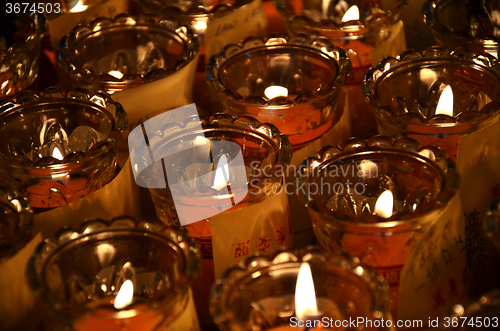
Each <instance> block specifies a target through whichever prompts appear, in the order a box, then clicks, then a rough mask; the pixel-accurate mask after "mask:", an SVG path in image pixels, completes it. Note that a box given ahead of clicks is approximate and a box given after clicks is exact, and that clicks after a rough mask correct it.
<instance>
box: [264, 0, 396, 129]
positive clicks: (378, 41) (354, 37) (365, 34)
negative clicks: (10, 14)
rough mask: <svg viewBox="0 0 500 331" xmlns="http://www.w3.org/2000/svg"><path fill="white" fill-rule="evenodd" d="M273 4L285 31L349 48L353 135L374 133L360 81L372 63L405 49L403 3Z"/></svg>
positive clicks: (279, 0)
mask: <svg viewBox="0 0 500 331" xmlns="http://www.w3.org/2000/svg"><path fill="white" fill-rule="evenodd" d="M274 5H275V6H276V9H277V10H278V11H279V12H280V14H281V15H282V16H283V17H284V18H285V24H286V28H287V31H288V33H289V34H291V35H295V34H299V33H305V34H307V35H311V36H322V37H326V38H328V39H329V40H330V41H331V42H332V43H333V44H334V45H335V46H338V47H342V48H344V49H345V50H346V51H347V54H348V55H349V58H350V60H351V63H352V67H353V71H352V75H351V77H350V79H349V81H348V82H347V83H346V86H345V88H346V89H347V90H348V92H349V103H350V107H349V111H350V115H351V122H352V123H353V125H352V130H353V135H354V136H356V137H366V138H368V137H371V136H373V135H375V134H377V128H376V122H375V118H374V117H373V113H372V111H371V109H370V107H369V106H368V105H367V104H366V103H365V102H364V101H363V97H362V93H361V84H362V82H363V78H364V76H365V75H366V72H367V71H368V69H369V68H370V67H371V66H372V65H374V64H376V63H378V62H379V61H380V60H382V58H383V57H386V56H396V55H397V54H399V53H400V52H402V51H404V50H405V49H406V47H405V46H406V43H405V40H404V31H403V24H402V22H401V20H400V18H399V16H400V12H401V11H402V9H403V8H404V6H403V5H402V4H401V3H400V2H398V1H388V2H384V3H380V2H376V3H375V2H373V1H366V0H349V1H343V2H342V3H341V4H334V3H333V2H327V1H312V0H274Z"/></svg>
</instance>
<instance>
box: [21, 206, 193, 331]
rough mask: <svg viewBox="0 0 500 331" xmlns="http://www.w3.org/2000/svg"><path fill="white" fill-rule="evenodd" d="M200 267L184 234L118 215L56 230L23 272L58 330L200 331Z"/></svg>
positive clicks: (154, 223) (156, 223)
mask: <svg viewBox="0 0 500 331" xmlns="http://www.w3.org/2000/svg"><path fill="white" fill-rule="evenodd" d="M198 270H199V249H198V247H197V246H196V244H195V243H194V242H193V241H192V240H190V239H189V238H188V237H187V236H186V235H185V234H184V233H183V232H181V231H180V230H178V229H176V228H168V227H167V228H166V227H165V226H164V225H163V224H160V223H159V222H149V221H148V222H147V221H136V220H134V219H132V218H130V217H127V216H122V217H118V218H115V219H112V220H110V221H104V220H100V219H93V220H88V221H86V222H84V223H83V224H82V225H81V227H80V228H79V229H69V228H64V229H61V230H60V231H59V232H58V233H57V235H56V236H55V237H53V238H50V239H46V240H45V241H44V242H42V243H41V244H40V245H39V246H38V247H37V249H36V251H35V253H34V255H33V256H32V258H31V259H30V262H29V264H28V277H29V279H30V286H31V287H32V289H33V290H34V291H36V293H37V294H38V295H39V297H40V299H41V301H42V304H43V306H42V307H45V309H46V310H47V312H48V314H49V316H50V322H49V325H50V326H51V327H53V328H54V329H57V330H78V331H85V330H103V331H104V330H105V331H114V330H117V331H124V330H127V331H132V330H141V331H150V330H151V331H152V330H199V326H198V322H197V319H196V315H195V312H194V306H193V303H192V298H191V291H190V282H191V281H192V279H193V278H194V276H195V275H196V274H197V272H198Z"/></svg>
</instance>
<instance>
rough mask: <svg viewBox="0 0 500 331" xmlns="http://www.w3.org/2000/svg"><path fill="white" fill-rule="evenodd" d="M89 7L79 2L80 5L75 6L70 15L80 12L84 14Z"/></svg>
mask: <svg viewBox="0 0 500 331" xmlns="http://www.w3.org/2000/svg"><path fill="white" fill-rule="evenodd" d="M87 7H88V6H87V5H84V4H82V3H81V1H78V3H77V4H76V6H74V7H73V8H71V10H70V13H79V12H82V11H84V10H86V9H87Z"/></svg>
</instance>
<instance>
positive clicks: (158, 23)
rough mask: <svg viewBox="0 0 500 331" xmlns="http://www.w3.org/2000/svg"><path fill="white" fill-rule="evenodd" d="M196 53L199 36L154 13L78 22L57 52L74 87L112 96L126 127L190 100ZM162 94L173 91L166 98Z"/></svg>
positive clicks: (62, 41) (62, 40)
mask: <svg viewBox="0 0 500 331" xmlns="http://www.w3.org/2000/svg"><path fill="white" fill-rule="evenodd" d="M73 26H74V25H73ZM198 53H199V42H198V38H197V36H196V35H195V34H194V32H193V30H192V29H191V28H190V27H189V26H185V25H181V24H179V23H177V22H173V21H169V20H168V19H166V18H164V17H161V16H156V15H153V14H149V15H141V16H132V15H128V14H119V15H117V16H115V17H113V18H106V17H98V18H95V19H93V20H92V21H91V22H87V24H83V23H81V24H78V25H77V26H75V27H74V28H73V30H72V31H71V32H70V33H69V34H68V35H65V36H64V37H63V38H62V39H61V42H60V44H59V47H58V49H57V57H58V60H59V61H58V63H59V66H60V67H61V68H62V69H63V70H65V71H66V73H67V74H68V75H69V76H70V78H71V80H72V83H73V85H75V86H77V87H83V88H86V89H89V90H92V91H97V90H104V91H106V92H107V93H108V94H112V95H113V99H114V100H115V101H117V102H119V103H121V104H122V106H123V107H124V109H125V110H126V111H127V115H128V118H129V122H130V123H135V122H137V121H138V120H139V119H140V118H141V117H143V116H145V115H147V114H148V113H151V112H155V111H158V110H160V109H166V108H175V107H179V106H182V105H185V104H188V103H190V102H192V83H193V79H194V70H195V68H196V62H197V59H198V57H197V56H198ZM165 90H169V91H170V93H171V94H170V97H169V98H168V99H165V98H164V91H165ZM144 100H148V107H144V103H143V101H144Z"/></svg>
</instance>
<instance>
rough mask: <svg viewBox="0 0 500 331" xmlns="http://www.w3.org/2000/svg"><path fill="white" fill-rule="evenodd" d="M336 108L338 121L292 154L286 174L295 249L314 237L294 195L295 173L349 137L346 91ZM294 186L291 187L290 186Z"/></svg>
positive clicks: (309, 219) (310, 225)
mask: <svg viewBox="0 0 500 331" xmlns="http://www.w3.org/2000/svg"><path fill="white" fill-rule="evenodd" d="M337 107H339V108H340V109H342V108H343V109H344V110H343V114H342V116H341V118H340V120H339V121H338V122H337V123H336V124H335V125H334V126H333V128H331V129H330V130H329V131H328V132H327V133H325V134H324V135H323V136H322V137H321V138H319V139H316V140H315V141H313V142H312V143H310V144H309V145H307V146H305V147H304V148H301V149H299V150H298V151H295V152H293V156H292V160H291V162H290V168H289V169H288V170H287V172H286V182H287V184H288V185H289V188H288V190H287V191H288V193H289V194H288V203H289V205H290V214H291V215H292V226H293V231H294V233H295V243H296V244H297V247H299V248H302V247H305V246H307V245H309V244H311V240H312V238H313V236H314V233H313V230H312V222H311V218H310V217H309V212H308V211H307V208H306V207H305V206H304V204H303V203H302V202H301V201H300V200H299V198H298V197H297V195H296V194H295V185H296V180H297V179H296V178H295V175H294V174H295V171H296V170H298V169H299V166H300V165H301V164H302V162H304V160H305V159H306V158H308V157H310V156H314V155H315V154H316V153H317V152H318V151H319V150H320V149H321V148H322V147H324V146H328V145H331V146H337V145H338V144H339V143H341V142H342V141H343V140H345V139H347V138H349V137H350V136H351V127H350V125H351V124H350V118H349V95H348V93H347V90H346V89H342V92H341V93H340V97H339V101H338V103H337ZM292 184H293V185H294V186H293V187H292V186H291V185H292Z"/></svg>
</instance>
